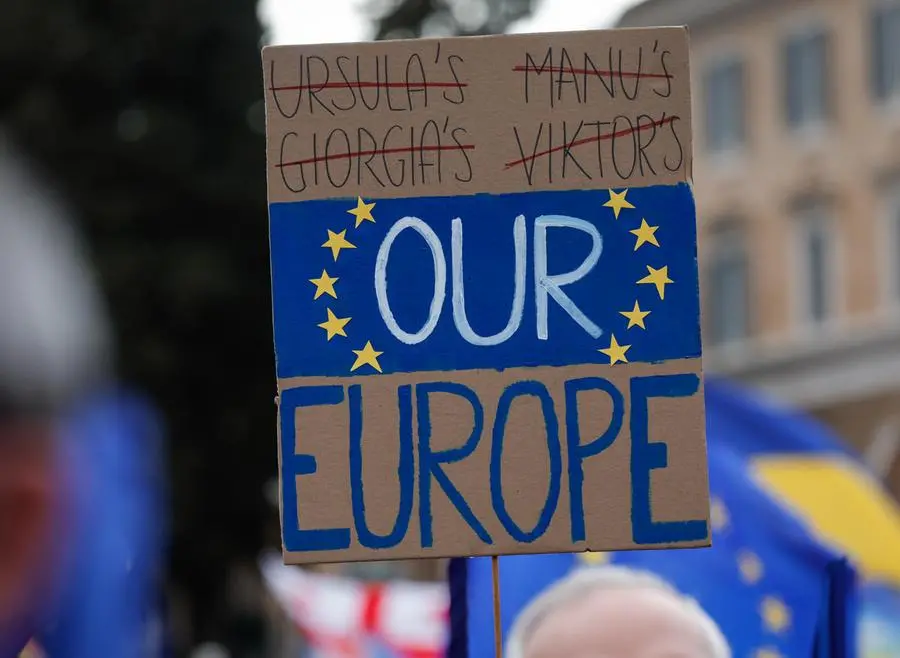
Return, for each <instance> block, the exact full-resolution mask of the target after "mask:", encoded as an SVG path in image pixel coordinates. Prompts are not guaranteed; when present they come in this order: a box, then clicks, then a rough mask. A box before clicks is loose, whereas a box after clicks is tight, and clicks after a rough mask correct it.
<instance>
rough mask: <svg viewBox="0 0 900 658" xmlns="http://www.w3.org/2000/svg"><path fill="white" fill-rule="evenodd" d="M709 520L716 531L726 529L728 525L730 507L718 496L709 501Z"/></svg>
mask: <svg viewBox="0 0 900 658" xmlns="http://www.w3.org/2000/svg"><path fill="white" fill-rule="evenodd" d="M709 520H710V523H711V524H712V529H713V530H715V531H719V530H724V529H725V526H727V525H728V508H727V507H725V503H723V502H722V501H721V500H719V499H718V498H713V499H712V500H711V501H710V502H709Z"/></svg>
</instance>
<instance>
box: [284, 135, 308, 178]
mask: <svg viewBox="0 0 900 658" xmlns="http://www.w3.org/2000/svg"><path fill="white" fill-rule="evenodd" d="M296 136H297V133H295V132H289V133H285V134H284V136H283V137H282V138H281V149H280V153H279V156H278V158H279V159H278V163H279V165H280V166H279V169H280V170H281V180H282V182H283V183H284V186H285V187H286V188H288V189H289V190H290V191H291V192H302V191H303V190H305V189H306V179H305V178H304V175H303V173H304V172H303V165H296V166H295V167H291V168H293V169H298V170H299V171H300V187H295V186H294V185H291V184H290V183H289V182H288V179H287V173H286V170H287V169H288V167H286V166H285V165H284V145H285V143H286V142H287V140H288V137H296Z"/></svg>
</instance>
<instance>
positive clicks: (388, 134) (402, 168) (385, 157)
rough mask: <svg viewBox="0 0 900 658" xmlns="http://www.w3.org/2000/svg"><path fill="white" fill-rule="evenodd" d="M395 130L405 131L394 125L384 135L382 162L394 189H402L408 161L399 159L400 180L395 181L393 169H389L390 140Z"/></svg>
mask: <svg viewBox="0 0 900 658" xmlns="http://www.w3.org/2000/svg"><path fill="white" fill-rule="evenodd" d="M395 130H403V129H402V128H401V127H400V126H398V125H393V126H391V127H390V128H388V130H387V132H386V133H385V135H384V140H383V141H382V143H381V161H382V162H383V163H384V171H385V173H387V177H388V180H389V181H390V182H391V185H393V186H394V187H400V186H401V185H403V181H404V180H405V179H406V160H404V159H403V158H402V157H401V158H397V162H399V163H400V180H394V177H393V176H391V168H390V167H388V154H387V152H386V151H388V140H389V139H390V138H391V133H392V132H394V131H395Z"/></svg>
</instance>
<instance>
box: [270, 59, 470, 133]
mask: <svg viewBox="0 0 900 658" xmlns="http://www.w3.org/2000/svg"><path fill="white" fill-rule="evenodd" d="M463 63H464V62H463V58H462V57H460V56H458V55H447V56H443V57H442V56H441V51H440V45H438V47H437V49H436V52H435V56H434V58H433V60H429V58H427V57H425V58H423V56H422V55H420V54H419V53H413V54H411V55H410V56H409V57H408V58H406V61H405V62H404V63H403V64H400V65H399V66H398V62H397V58H396V57H395V58H393V59H391V57H390V56H389V55H381V56H378V57H374V58H372V59H369V60H366V58H363V57H360V56H359V55H357V56H356V57H352V58H351V57H347V56H345V55H340V56H338V57H335V58H334V60H326V59H325V58H323V57H319V56H316V55H308V56H306V57H304V56H303V55H300V56H299V58H298V61H297V68H296V70H295V71H294V75H293V76H292V77H291V78H289V79H291V80H298V83H297V84H278V83H277V82H276V80H282V79H284V77H285V74H284V71H276V70H275V60H274V59H273V60H272V62H271V64H270V65H269V80H270V84H271V86H270V89H269V91H271V92H272V100H273V101H274V104H275V108H276V109H277V111H278V112H279V114H281V116H282V117H284V118H286V119H292V118H293V117H295V116H296V115H297V113H298V112H299V111H300V108H301V107H306V108H307V111H308V112H309V114H315V113H316V112H319V113H325V114H328V115H335V114H337V113H339V112H349V111H351V110H354V109H356V108H360V109H363V110H369V111H374V110H380V111H385V110H387V111H392V112H412V111H414V110H419V109H426V108H427V107H428V106H429V103H431V104H432V105H433V104H434V103H435V102H442V103H449V104H451V105H460V104H462V102H463V101H464V100H465V88H466V86H467V83H465V82H462V81H461V79H460V73H459V69H460V66H461V65H462V64H463Z"/></svg>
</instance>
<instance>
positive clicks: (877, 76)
mask: <svg viewBox="0 0 900 658" xmlns="http://www.w3.org/2000/svg"><path fill="white" fill-rule="evenodd" d="M871 21H872V24H871V30H872V32H871V35H872V38H871V39H870V44H871V48H872V52H871V58H872V62H871V67H872V69H871V70H872V88H873V91H874V93H875V97H876V98H878V99H879V100H887V99H890V98H893V97H896V96H900V2H896V1H893V2H884V1H882V2H879V3H878V4H876V6H875V8H874V9H873V10H872V18H871Z"/></svg>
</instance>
